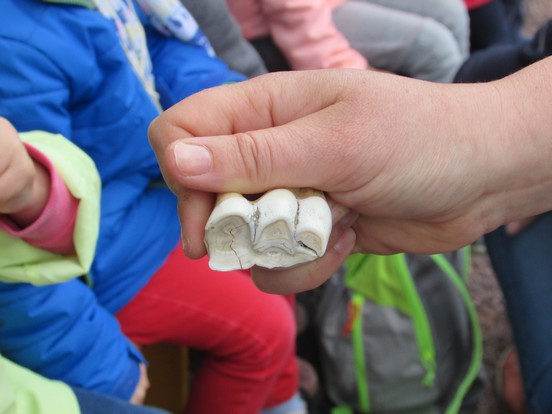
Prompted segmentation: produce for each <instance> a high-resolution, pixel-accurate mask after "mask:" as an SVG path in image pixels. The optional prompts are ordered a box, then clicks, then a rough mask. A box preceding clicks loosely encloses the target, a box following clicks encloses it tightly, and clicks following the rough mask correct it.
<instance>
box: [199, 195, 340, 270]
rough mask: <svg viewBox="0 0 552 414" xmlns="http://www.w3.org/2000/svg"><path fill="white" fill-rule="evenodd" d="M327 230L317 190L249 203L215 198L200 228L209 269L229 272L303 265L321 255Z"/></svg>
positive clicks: (328, 220) (324, 205) (235, 197)
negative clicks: (214, 202)
mask: <svg viewBox="0 0 552 414" xmlns="http://www.w3.org/2000/svg"><path fill="white" fill-rule="evenodd" d="M331 229H332V216H331V211H330V208H329V206H328V203H327V202H326V199H325V197H324V194H323V193H322V192H320V191H316V190H312V189H292V190H287V189H276V190H272V191H269V192H267V193H265V194H264V195H262V196H261V197H260V198H259V199H257V200H254V201H249V200H247V199H246V198H245V197H244V196H242V195H241V194H238V193H225V194H221V195H219V197H218V199H217V203H216V206H215V208H214V210H213V212H212V213H211V216H210V217H209V220H208V221H207V224H206V226H205V245H206V247H207V252H208V253H209V266H210V267H211V269H213V270H218V271H230V270H236V269H249V268H250V267H252V266H255V265H256V266H262V267H266V268H270V269H272V268H275V267H289V266H293V265H296V264H299V263H303V262H308V261H311V260H314V259H316V258H318V257H320V256H322V255H323V254H324V252H325V251H326V247H327V245H328V239H329V237H330V232H331Z"/></svg>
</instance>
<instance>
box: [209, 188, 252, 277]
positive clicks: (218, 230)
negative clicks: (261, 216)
mask: <svg viewBox="0 0 552 414" xmlns="http://www.w3.org/2000/svg"><path fill="white" fill-rule="evenodd" d="M255 217H256V212H255V207H254V206H253V205H252V204H251V203H250V202H249V201H247V200H246V199H245V198H244V197H243V196H242V195H241V194H239V193H225V194H221V195H219V196H218V198H217V202H216V205H215V208H214V209H213V212H212V213H211V216H210V217H209V220H208V221H207V224H206V225H205V246H206V247H207V251H208V252H209V267H211V269H213V270H218V271H223V272H224V271H230V270H234V269H249V268H250V267H251V266H253V265H254V264H255V257H254V256H255V255H254V252H252V250H251V247H250V245H251V237H252V234H251V231H252V229H251V226H250V223H251V222H254V221H255V220H256V218H255Z"/></svg>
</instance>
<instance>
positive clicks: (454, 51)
mask: <svg viewBox="0 0 552 414" xmlns="http://www.w3.org/2000/svg"><path fill="white" fill-rule="evenodd" d="M411 50H412V53H410V59H411V62H410V65H411V67H413V68H414V71H415V72H416V73H415V77H417V78H419V79H424V80H430V81H434V82H451V81H452V80H453V79H454V75H455V74H456V72H457V71H458V69H459V68H460V66H461V64H462V62H463V61H464V56H463V53H462V51H461V50H460V46H459V45H458V43H457V42H456V39H455V38H454V36H453V35H452V33H451V32H450V31H449V30H448V29H447V28H445V27H444V26H443V25H441V24H440V23H438V22H436V21H434V20H432V19H425V20H424V23H423V25H422V27H421V28H420V30H419V31H418V33H417V35H416V37H415V39H413V44H412V48H411Z"/></svg>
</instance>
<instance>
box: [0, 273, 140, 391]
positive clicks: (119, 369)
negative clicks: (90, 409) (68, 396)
mask: <svg viewBox="0 0 552 414" xmlns="http://www.w3.org/2000/svg"><path fill="white" fill-rule="evenodd" d="M0 309H1V310H2V311H1V313H0V352H1V353H2V354H4V355H5V356H7V357H8V358H10V359H11V360H13V361H14V362H16V363H18V364H20V365H22V366H25V367H27V368H29V369H31V370H33V371H36V372H38V373H40V374H42V375H44V376H46V377H49V378H53V379H59V380H62V381H64V382H67V383H68V384H70V385H73V386H79V387H83V388H87V389H91V390H96V391H99V392H103V393H106V394H109V395H112V396H116V397H119V398H123V399H129V398H130V397H131V396H132V394H133V393H134V389H135V388H136V385H137V383H138V380H139V375H140V372H139V363H140V362H144V360H143V358H142V356H141V355H140V353H139V352H138V351H137V349H136V348H135V347H134V345H133V344H132V343H130V341H129V340H128V339H127V338H126V337H125V336H124V335H123V334H122V333H121V331H120V328H119V324H118V322H117V320H116V319H115V318H114V317H113V315H111V314H110V313H109V312H107V311H105V310H104V309H103V308H102V307H100V306H98V304H97V302H96V299H95V297H94V294H93V292H92V291H91V290H90V288H89V287H88V286H87V285H86V284H84V283H83V282H81V281H80V280H71V281H69V282H65V283H61V284H57V285H48V286H32V285H28V284H7V283H0Z"/></svg>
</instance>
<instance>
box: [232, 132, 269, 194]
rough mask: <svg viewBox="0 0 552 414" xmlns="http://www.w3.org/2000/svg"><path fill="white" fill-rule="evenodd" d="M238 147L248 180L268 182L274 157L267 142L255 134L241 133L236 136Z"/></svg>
mask: <svg viewBox="0 0 552 414" xmlns="http://www.w3.org/2000/svg"><path fill="white" fill-rule="evenodd" d="M236 147H237V151H238V154H239V156H240V161H241V162H243V169H244V171H245V175H246V178H247V179H252V180H253V179H254V180H255V181H256V182H259V183H265V182H267V179H268V172H269V171H270V168H271V164H272V163H271V159H272V157H271V152H270V147H269V145H268V144H267V142H266V140H265V139H264V138H262V137H260V136H258V135H256V134H255V132H240V133H238V134H236Z"/></svg>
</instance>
